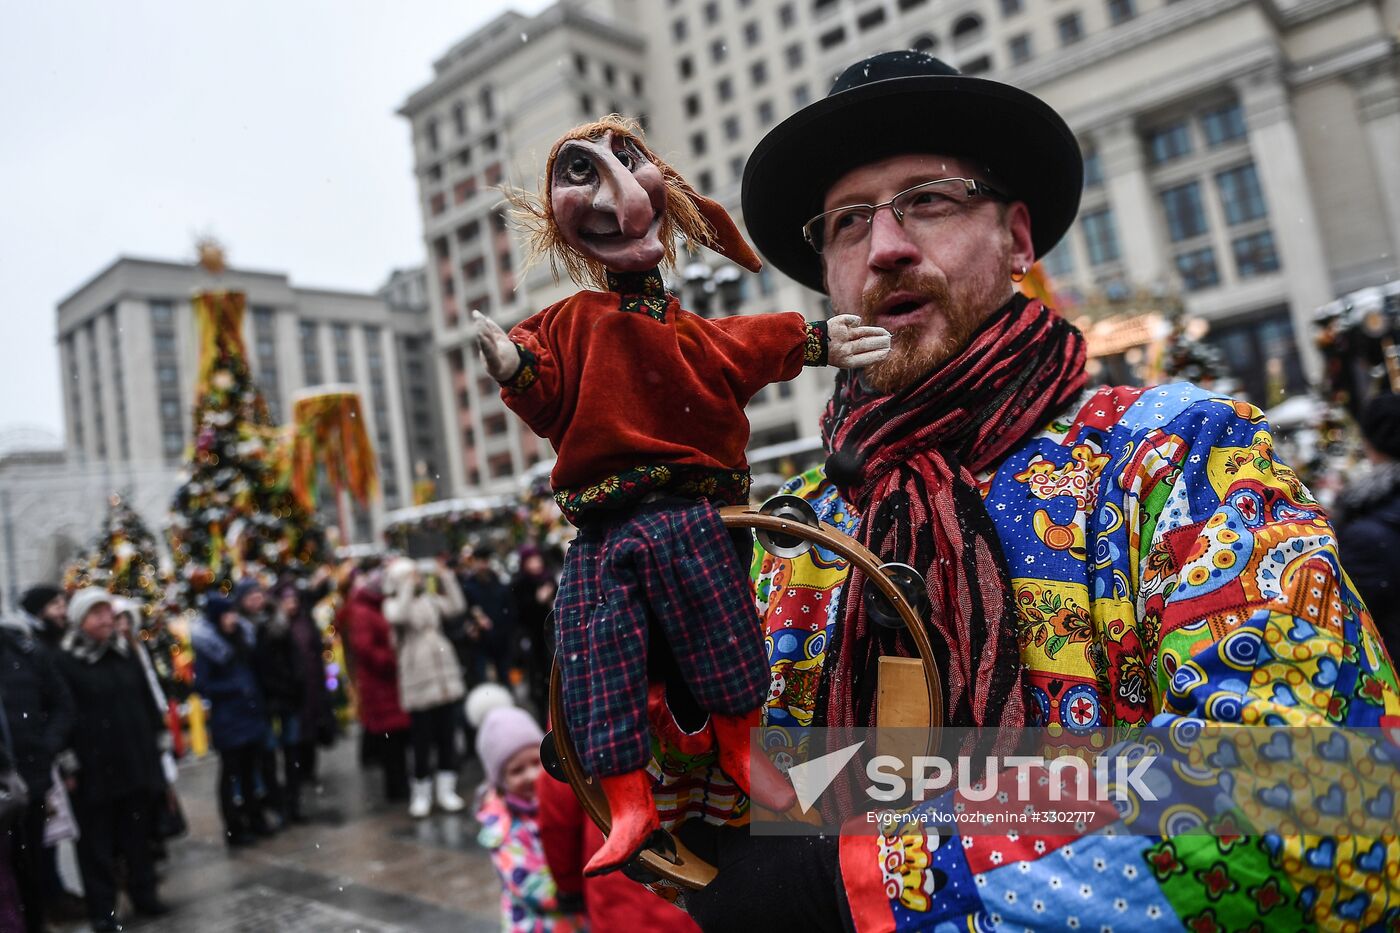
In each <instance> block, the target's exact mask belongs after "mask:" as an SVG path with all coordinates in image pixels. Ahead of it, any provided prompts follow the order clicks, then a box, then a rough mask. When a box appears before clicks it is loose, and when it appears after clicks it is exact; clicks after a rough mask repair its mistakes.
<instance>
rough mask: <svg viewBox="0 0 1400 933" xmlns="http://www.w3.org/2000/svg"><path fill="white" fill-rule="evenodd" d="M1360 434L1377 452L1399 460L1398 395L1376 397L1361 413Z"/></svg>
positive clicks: (1399, 422) (1399, 408)
mask: <svg viewBox="0 0 1400 933" xmlns="http://www.w3.org/2000/svg"><path fill="white" fill-rule="evenodd" d="M1361 433H1362V434H1364V435H1365V436H1366V440H1368V441H1370V442H1371V446H1372V447H1374V448H1376V450H1377V452H1379V453H1382V454H1385V455H1386V456H1387V457H1390V458H1391V459H1392V460H1400V395H1392V394H1389V393H1387V394H1385V395H1377V396H1376V397H1375V398H1373V399H1371V401H1369V402H1367V403H1366V410H1365V411H1363V412H1362V413H1361Z"/></svg>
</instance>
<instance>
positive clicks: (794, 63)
mask: <svg viewBox="0 0 1400 933" xmlns="http://www.w3.org/2000/svg"><path fill="white" fill-rule="evenodd" d="M783 61H785V62H787V66H788V67H789V68H797V67H799V66H801V64H802V43H800V42H794V43H793V44H792V45H790V46H788V47H787V48H785V49H783Z"/></svg>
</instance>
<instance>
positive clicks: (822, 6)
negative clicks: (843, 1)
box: [812, 0, 836, 16]
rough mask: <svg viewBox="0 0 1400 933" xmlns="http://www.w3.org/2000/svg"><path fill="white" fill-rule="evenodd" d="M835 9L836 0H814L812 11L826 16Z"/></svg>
mask: <svg viewBox="0 0 1400 933" xmlns="http://www.w3.org/2000/svg"><path fill="white" fill-rule="evenodd" d="M835 10H836V0H812V12H813V13H815V14H816V15H818V16H824V15H826V14H827V13H831V12H834V11H835Z"/></svg>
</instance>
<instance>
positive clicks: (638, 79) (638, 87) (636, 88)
mask: <svg viewBox="0 0 1400 933" xmlns="http://www.w3.org/2000/svg"><path fill="white" fill-rule="evenodd" d="M632 93H633V94H636V95H637V96H638V97H641V96H642V76H641V75H639V74H634V75H633V76H632Z"/></svg>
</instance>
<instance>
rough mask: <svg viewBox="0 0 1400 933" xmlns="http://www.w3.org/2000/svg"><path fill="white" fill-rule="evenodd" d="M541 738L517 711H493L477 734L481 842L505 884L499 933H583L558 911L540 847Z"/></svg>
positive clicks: (573, 918) (573, 916) (571, 915)
mask: <svg viewBox="0 0 1400 933" xmlns="http://www.w3.org/2000/svg"><path fill="white" fill-rule="evenodd" d="M543 738H544V734H543V733H542V732H541V731H540V727H539V726H538V725H536V723H535V720H534V719H532V718H531V717H530V714H529V713H526V712H525V711H524V710H523V709H520V708H519V707H517V706H498V707H496V708H494V709H491V710H490V711H489V712H488V713H486V716H485V718H484V719H483V720H482V722H481V724H480V726H478V728H477V734H476V754H477V757H478V758H480V759H481V765H482V767H483V768H484V769H485V771H486V783H485V785H484V786H483V788H482V794H481V796H480V805H479V807H478V808H477V813H476V818H477V820H478V821H479V822H480V823H481V832H480V833H479V834H478V836H477V841H478V842H480V843H481V844H482V846H484V847H485V848H486V849H487V850H488V851H489V852H490V853H491V862H492V864H493V865H495V867H496V874H497V875H499V876H500V879H501V889H502V890H501V912H502V914H503V923H502V927H501V928H502V929H503V930H505V931H507V933H572V931H575V930H579V929H582V927H583V924H582V919H581V915H580V914H579V913H577V912H568V911H566V910H565V909H563V908H562V907H561V906H560V904H559V897H558V892H557V889H556V888H555V885H554V878H553V876H552V875H550V873H549V865H548V863H546V862H545V858H544V846H543V844H542V843H541V842H540V829H539V823H538V822H537V821H536V815H537V813H538V810H539V804H538V801H537V800H536V798H535V784H536V782H537V780H538V778H539V775H540V741H541V739H543ZM580 906H581V905H580Z"/></svg>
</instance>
